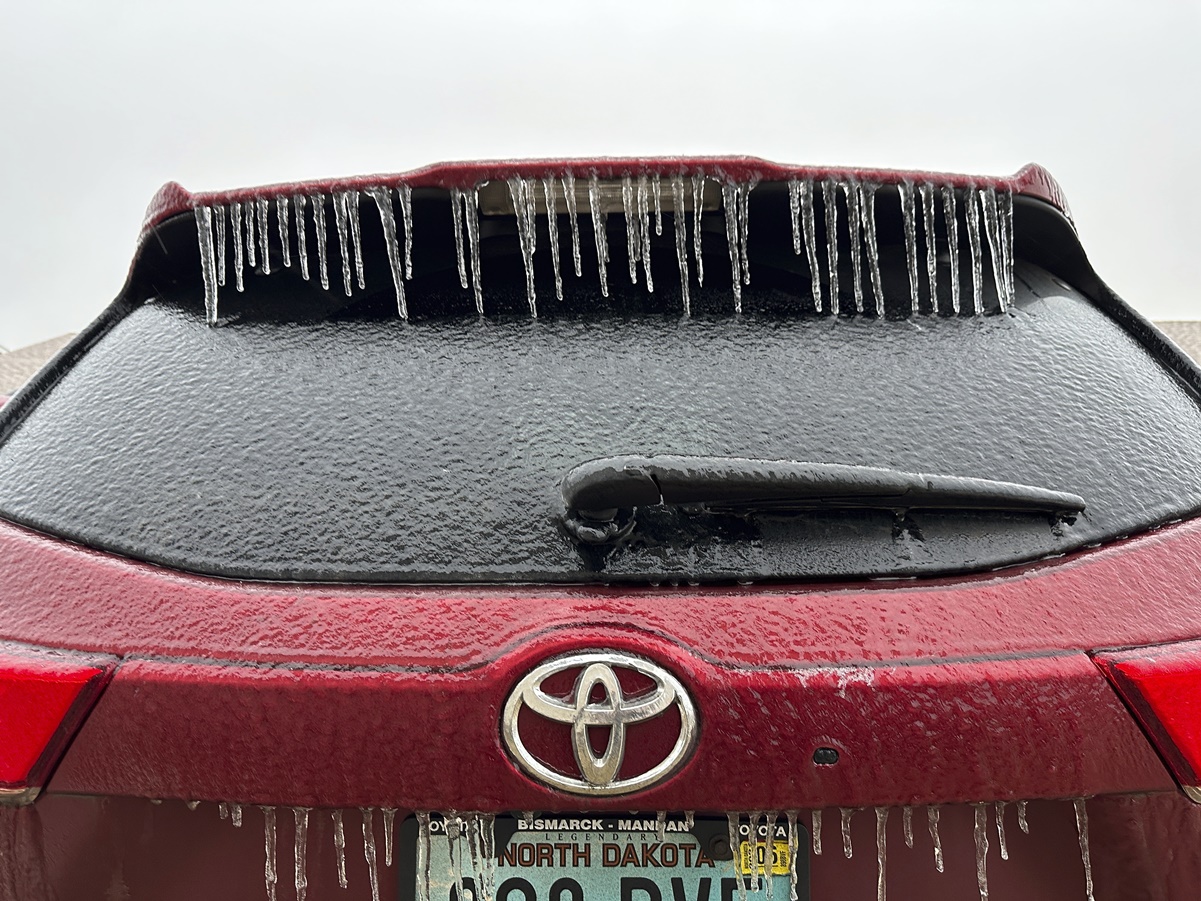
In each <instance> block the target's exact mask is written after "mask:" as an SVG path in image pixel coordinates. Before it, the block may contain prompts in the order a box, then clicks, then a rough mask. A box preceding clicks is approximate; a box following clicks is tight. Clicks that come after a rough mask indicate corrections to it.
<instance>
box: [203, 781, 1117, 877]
mask: <svg viewBox="0 0 1201 901" xmlns="http://www.w3.org/2000/svg"><path fill="white" fill-rule="evenodd" d="M1026 803H1027V802H1025V801H1018V802H1016V803H1015V805H1014V806H1015V807H1016V809H1017V822H1018V827H1019V828H1020V829H1021V830H1022V832H1024V833H1029V831H1030V826H1029V823H1028V822H1027V819H1026ZM1072 805H1073V808H1074V811H1075V816H1076V834H1077V837H1078V839H1079V844H1080V856H1081V859H1082V862H1083V866H1084V879H1085V895H1086V901H1094V899H1093V873H1092V861H1091V859H1090V856H1089V846H1088V812H1087V809H1086V808H1085V802H1084V799H1083V798H1077V799H1075V800H1073V801H1072ZM197 806H199V802H198V801H190V802H188V807H189V808H190V809H192V810H195V809H196V808H197ZM1007 806H1008V805H1007V803H1006V802H1004V801H997V802H995V803H992V804H987V803H978V804H973V805H972V808H973V812H974V818H975V821H974V830H973V832H974V838H975V843H976V881H977V885H978V887H979V890H980V901H988V897H989V896H988V849H989V833H988V827H989V820H990V819H991V820H992V821H993V822H994V824H995V832H996V838H997V843H998V846H999V849H1000V854H1001V859H1002V860H1008V859H1009V849H1008V847H1007V845H1006V842H1005V809H1006V807H1007ZM990 808H991V810H992V815H991V816H990ZM260 809H261V810H262V813H263V838H264V854H265V864H264V878H265V885H266V893H267V899H268V901H276V899H277V888H278V882H279V869H278V856H279V854H278V848H277V842H276V815H277V808H275V807H266V806H264V807H261V808H260ZM285 809H288V808H285ZM857 809H858V808H849V807H843V808H839V825H840V830H841V837H842V853H843V854H844V855H845V856H846V857H847V858H848V859H850V858H851V856H852V851H853V849H852V847H851V817H852V815H853V814H854V813H855V812H856V810H857ZM290 810H291V811H292V816H293V819H294V823H295V831H294V836H295V843H294V849H293V861H294V875H295V887H296V901H305V899H306V896H307V893H308V878H307V876H306V864H307V860H308V849H307V839H308V829H309V817H310V816H311V815H313V813H314V811H313V810H311V809H309V808H305V807H293V808H290ZM874 810H875V817H876V866H877V878H876V898H877V901H885V899H886V897H887V866H888V849H887V843H886V836H887V825H888V817H889V814H890V813H891V809H890V808H887V807H877V808H874ZM218 811H219V815H220V817H221V819H223V820H224V819H228V820H230V821H231V822H232V823H233V825H234V826H238V827H240V826H241V825H242V822H243V812H244V808H243V805H240V804H234V803H224V802H223V803H221V804H219V805H218ZM378 812H379V813H380V815H381V817H382V825H383V839H384V842H383V845H384V848H383V863H384V866H385V867H391V866H392V862H393V837H394V834H395V824H396V809H395V808H388V807H385V808H380V809H379V810H378ZM329 813H330V816H331V818H332V820H333V839H334V853H335V855H336V857H337V866H338V883H339V885H340V886H341V887H342V888H346V887H347V880H346V823H345V820H344V816H343V812H342V811H341V810H337V809H335V810H332V811H330V812H329ZM359 813H360V817H361V826H362V833H363V856H364V858H365V860H366V863H367V873H368V876H369V878H370V880H371V897H372V901H379V898H380V876H379V869H380V867H379V863H380V860H379V858H380V855H379V851H378V847H377V844H376V837H375V823H376V813H377V809H376V808H371V807H364V808H360V811H359ZM913 814H914V808H913V807H902V808H901V817H902V825H903V829H904V835H905V845H906V847H909V848H912V847H913V843H914V823H913V820H914V816H913ZM439 816H440V818H441V820H442V822H443V824H444V828H443V831H444V833H445V836H446V839H447V843H448V848H447V853H448V859H449V860H450V861H451V866H452V869H453V872H454V881H455V885H456V889H457V897H458V898H461V899H464V901H466V896H465V893H464V891H463V885H464V879H465V874H466V876H470V877H471V878H472V879H473V880H474V885H475V886H476V890H477V892H478V895H477V896H476V897H475V898H474V899H472V901H495V898H496V860H497V856H498V852H497V848H496V844H495V821H496V816H495V815H494V814H484V813H456V812H453V811H452V812H448V813H443V814H440V815H439ZM799 816H800V814H799V813H798V812H796V811H789V812H788V813H786V814H785V817H786V820H787V823H788V861H789V895H788V898H787V899H778V901H797V870H796V860H797V852H798V851H799V848H798V832H797V828H796V827H797V822H798V818H799ZM525 817H526V819H527V820H532V819H533V817H534V814H533V813H532V812H531V813H527V814H525ZM416 818H417V823H418V837H417V862H416V878H417V887H416V901H431V896H430V859H431V850H432V847H433V841H434V835H433V832H432V831H431V828H430V823H431V814H430V813H428V812H421V813H417V814H416ZM778 819H779V818H778V815H777V814H775V813H763V812H753V813H731V814H727V820H728V829H729V842H730V847H731V848H738V847H739V838H738V836H739V835H740V828H741V824H742V822H743V821H744V820H745V821H746V823H747V826H748V830H747V834H748V835H754V836H760V835H766V836H774V835H775V833H776V825H777V822H778ZM938 823H939V808H938V807H937V806H930V807H927V808H926V827H927V829H928V830H929V832H930V839H931V841H932V843H933V847H934V866H935V869H937V870H938V872H940V873H941V872H943V851H942V838H941V836H940V834H939V826H938ZM692 827H693V813H692V812H691V811H689V812H687V813H685V815H684V829H685V831H687V832H690V831H691V830H692ZM666 831H667V813H666V812H665V811H660V812H659V814H658V816H657V832H658V838H659V840H660V841H663V840H664V838H665V835H666ZM809 832H810V836H811V841H812V852H813V854H814V855H815V856H820V855H821V854H822V811H821V810H813V811H810V814H809ZM769 840H772V839H769ZM464 843H466V845H467V850H466V851H464V849H463V844H464ZM465 858H466V859H465ZM755 858H756V855H752V859H755ZM770 860H771V855H770V854H768V855H765V856H764V858H763V863H762V871H761V872H752V873H750V874H749V878H748V879H745V880H744V879H738V880H736V882H737V886H738V898H739V901H747V896H748V894H749V893H759V892H763V897H764V898H765V899H766V901H777V899H774V898H773V894H774V885H773V883H774V879H772V878H770V876H771V873H770V869H771V864H770V863H769V861H770ZM748 883H749V885H748Z"/></svg>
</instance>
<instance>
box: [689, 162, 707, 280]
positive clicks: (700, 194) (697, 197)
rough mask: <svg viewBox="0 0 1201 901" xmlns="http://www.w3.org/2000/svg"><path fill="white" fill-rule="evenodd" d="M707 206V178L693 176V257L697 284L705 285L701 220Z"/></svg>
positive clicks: (698, 175)
mask: <svg viewBox="0 0 1201 901" xmlns="http://www.w3.org/2000/svg"><path fill="white" fill-rule="evenodd" d="M704 206H705V176H704V175H700V174H697V175H694V176H692V255H693V257H695V259H696V283H697V284H698V285H702V286H703V285H704V284H705V256H704V253H703V250H704V244H703V242H702V240H701V239H702V235H701V219H702V218H703V216H704Z"/></svg>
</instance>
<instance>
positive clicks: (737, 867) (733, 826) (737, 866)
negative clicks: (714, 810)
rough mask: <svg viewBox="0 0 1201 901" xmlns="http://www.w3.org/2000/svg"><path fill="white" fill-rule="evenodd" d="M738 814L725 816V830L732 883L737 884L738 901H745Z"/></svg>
mask: <svg viewBox="0 0 1201 901" xmlns="http://www.w3.org/2000/svg"><path fill="white" fill-rule="evenodd" d="M740 819H741V817H740V815H739V814H736V813H727V814H726V830H727V832H728V833H729V842H730V851H731V852H732V853H733V855H734V881H735V882H736V883H737V884H738V901H746V880H745V879H744V878H743V876H742V845H741V843H740V841H739V838H738V831H739V826H740V823H739V820H740Z"/></svg>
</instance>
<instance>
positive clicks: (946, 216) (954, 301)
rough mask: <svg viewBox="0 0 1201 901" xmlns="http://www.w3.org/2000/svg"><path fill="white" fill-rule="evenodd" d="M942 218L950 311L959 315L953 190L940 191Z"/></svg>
mask: <svg viewBox="0 0 1201 901" xmlns="http://www.w3.org/2000/svg"><path fill="white" fill-rule="evenodd" d="M942 218H943V222H945V223H946V226H947V253H948V256H949V258H950V261H951V309H952V310H954V311H955V315H956V316H958V315H959V219H958V215H957V214H956V212H955V189H954V188H952V187H950V186H947V187H944V188H943V189H942Z"/></svg>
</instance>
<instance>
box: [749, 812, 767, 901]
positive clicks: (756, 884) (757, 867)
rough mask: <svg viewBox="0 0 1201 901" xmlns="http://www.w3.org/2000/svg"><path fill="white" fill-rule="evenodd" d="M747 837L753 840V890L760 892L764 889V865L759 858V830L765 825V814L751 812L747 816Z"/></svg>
mask: <svg viewBox="0 0 1201 901" xmlns="http://www.w3.org/2000/svg"><path fill="white" fill-rule="evenodd" d="M747 824H748V825H747V830H748V831H747V838H749V839H750V840H751V843H750V852H751V861H750V863H751V891H752V892H758V891H762V890H763V876H762V870H763V866H762V863H761V861H760V860H759V845H760V841H759V830H760V829H761V828H762V826H763V814H762V813H751V814H750V815H749V816H748V817H747Z"/></svg>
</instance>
